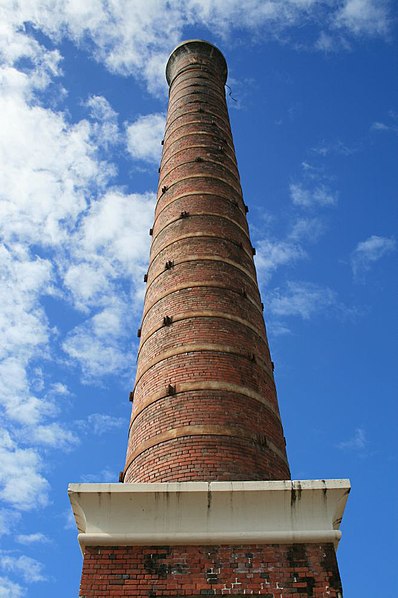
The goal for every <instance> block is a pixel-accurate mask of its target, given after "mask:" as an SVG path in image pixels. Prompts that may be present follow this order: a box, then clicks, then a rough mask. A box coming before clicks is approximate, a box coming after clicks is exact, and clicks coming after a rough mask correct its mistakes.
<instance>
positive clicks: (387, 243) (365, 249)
mask: <svg viewBox="0 0 398 598" xmlns="http://www.w3.org/2000/svg"><path fill="white" fill-rule="evenodd" d="M396 247H397V244H396V241H395V239H393V238H388V237H379V236H377V235H372V236H371V237H369V238H368V239H366V240H365V241H361V242H360V243H358V245H357V246H356V248H355V249H354V251H353V252H352V254H351V267H352V271H353V274H354V276H358V275H361V274H364V273H365V272H367V271H368V270H370V268H371V267H372V265H373V264H374V263H375V262H377V261H379V260H380V259H381V258H382V257H384V256H386V255H389V254H390V253H393V252H394V251H395V250H396Z"/></svg>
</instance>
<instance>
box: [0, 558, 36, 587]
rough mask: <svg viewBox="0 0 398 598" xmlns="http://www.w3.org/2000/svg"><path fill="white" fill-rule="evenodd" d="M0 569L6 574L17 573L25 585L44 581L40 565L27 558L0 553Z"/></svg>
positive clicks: (34, 560)
mask: <svg viewBox="0 0 398 598" xmlns="http://www.w3.org/2000/svg"><path fill="white" fill-rule="evenodd" d="M0 567H1V568H2V569H3V570H4V571H6V572H8V573H17V574H18V575H19V576H21V577H22V579H23V580H24V582H25V583H35V582H38V581H45V580H46V577H45V576H44V574H43V565H42V563H40V562H39V561H36V559H32V558H31V557H29V556H25V555H21V556H13V555H11V554H7V553H6V552H5V551H3V552H2V553H0Z"/></svg>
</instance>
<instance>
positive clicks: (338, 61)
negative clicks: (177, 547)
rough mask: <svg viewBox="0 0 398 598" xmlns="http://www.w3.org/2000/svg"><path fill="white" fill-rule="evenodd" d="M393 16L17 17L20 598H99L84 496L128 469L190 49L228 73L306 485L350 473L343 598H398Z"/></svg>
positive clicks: (198, 12)
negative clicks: (83, 579)
mask: <svg viewBox="0 0 398 598" xmlns="http://www.w3.org/2000/svg"><path fill="white" fill-rule="evenodd" d="M243 4H244V7H242V6H241V5H243ZM395 9H396V5H395V6H394V2H393V1H391V2H389V1H388V0H386V1H383V0H272V1H271V0H263V1H261V0H250V1H247V2H245V3H243V2H239V1H237V0H187V1H185V2H183V1H171V2H165V1H161V0H158V1H155V0H145V2H144V1H141V0H136V1H133V0H131V1H128V0H114V1H113V2H105V0H85V2H79V1H77V0H76V1H72V0H70V1H69V2H66V1H65V0H41V1H40V0H13V1H11V0H4V1H3V2H2V4H1V7H0V23H1V26H0V57H1V67H0V86H1V96H0V103H1V107H0V130H1V138H0V156H1V172H0V200H1V202H0V227H1V245H0V252H1V257H0V268H1V281H2V284H1V287H0V295H1V296H0V338H1V342H0V354H1V359H2V361H1V363H0V404H1V412H0V417H1V424H2V426H1V430H2V432H1V434H0V453H1V455H0V500H1V505H0V533H1V535H2V537H1V540H2V543H1V552H0V596H4V597H7V598H20V597H22V596H29V597H36V596H37V597H38V596H40V598H45V597H47V596H54V595H57V596H58V597H60V598H61V597H65V598H66V597H68V598H69V597H70V596H75V595H77V590H78V585H79V581H80V571H81V556H80V552H79V548H78V545H77V541H76V530H75V528H74V525H73V521H72V520H71V516H70V508H69V504H68V499H67V484H68V483H69V482H80V481H86V482H90V481H93V482H94V481H96V482H97V481H100V482H101V481H102V482H105V481H117V478H118V472H119V471H120V470H121V469H122V468H123V464H124V456H125V450H126V437H127V427H128V419H129V411H130V403H129V402H128V394H129V391H130V389H131V388H132V385H133V379H134V365H135V358H136V350H137V337H136V330H137V328H138V327H139V322H140V313H141V309H142V297H143V292H144V284H143V274H144V273H145V271H146V267H147V259H148V252H149V240H150V237H149V235H148V229H149V227H150V226H151V220H152V215H153V207H154V192H155V189H156V185H157V167H158V163H159V159H160V150H161V145H160V140H161V139H162V136H163V127H164V117H165V111H166V108H167V87H166V82H165V78H164V66H165V63H166V60H167V57H168V55H169V53H170V52H171V51H172V49H173V48H174V46H175V45H176V44H177V43H178V42H180V41H181V40H183V39H188V38H192V37H195V38H198V37H199V38H204V39H207V40H209V41H211V42H212V43H214V44H216V45H217V46H218V47H219V48H220V49H221V50H222V52H223V53H224V54H225V57H226V59H227V62H228V65H229V80H228V85H229V88H230V92H231V93H230V95H228V104H229V109H230V117H231V123H232V130H233V135H234V140H235V145H236V152H237V157H238V162H239V167H240V173H241V179H242V186H243V191H244V197H245V201H246V203H247V204H248V205H249V208H250V211H249V222H250V228H251V235H252V240H253V244H254V245H255V246H256V248H257V255H256V261H257V268H258V275H259V281H260V287H261V292H262V297H263V301H264V303H265V317H266V323H267V327H268V332H269V337H270V344H271V352H272V355H273V359H274V362H275V366H276V367H275V374H276V380H277V387H278V393H279V401H280V406H281V411H282V417H283V422H284V427H285V435H286V438H287V449H288V455H289V459H290V464H291V468H292V475H293V477H294V478H295V479H311V478H343V477H349V478H350V479H351V481H352V485H353V490H352V493H351V496H350V499H349V502H348V506H347V509H346V513H345V518H344V522H343V528H342V529H343V540H342V542H341V545H340V548H339V551H338V556H339V562H340V569H341V574H342V578H343V584H344V588H345V595H346V596H348V597H350V598H364V597H367V596H371V597H373V596H374V595H375V594H374V591H375V590H374V589H373V584H374V580H375V579H377V580H379V581H378V585H377V587H378V588H381V586H380V583H382V584H383V590H382V593H383V597H384V598H393V597H394V596H395V595H396V590H395V587H394V583H391V579H392V577H391V571H392V570H395V568H396V562H395V553H396V550H395V542H394V539H395V537H394V535H395V534H396V532H397V529H396V528H397V521H396V513H394V504H396V490H397V481H396V471H397V453H396V443H395V438H396V434H397V432H396V422H397V409H396V400H395V399H396V389H397V374H396V371H397V368H396V355H397V347H396V336H397V335H396V332H397V310H396V301H397V300H396V291H397V278H396V260H397V188H398V185H397V178H398V174H397V173H398V169H397V141H398V102H397V95H398V93H397V92H398V90H397V56H398V53H397V38H396V17H397V14H396V11H395ZM227 92H228V94H229V89H228V90H227ZM380 580H383V581H382V582H381V581H380ZM387 580H390V581H389V582H387ZM380 591H381V589H380Z"/></svg>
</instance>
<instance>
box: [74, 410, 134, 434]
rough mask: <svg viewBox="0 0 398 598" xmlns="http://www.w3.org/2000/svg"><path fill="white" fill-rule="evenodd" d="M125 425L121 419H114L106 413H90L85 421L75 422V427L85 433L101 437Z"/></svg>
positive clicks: (124, 421)
mask: <svg viewBox="0 0 398 598" xmlns="http://www.w3.org/2000/svg"><path fill="white" fill-rule="evenodd" d="M126 423H127V422H126V420H125V419H124V418H122V417H114V416H112V415H108V414H106V413H91V414H90V415H89V416H88V417H87V419H86V420H79V421H77V422H76V425H77V426H78V427H79V429H81V430H83V431H85V432H88V433H92V434H96V435H97V436H102V434H106V433H107V432H111V431H112V430H116V429H119V428H121V427H122V426H125V425H126Z"/></svg>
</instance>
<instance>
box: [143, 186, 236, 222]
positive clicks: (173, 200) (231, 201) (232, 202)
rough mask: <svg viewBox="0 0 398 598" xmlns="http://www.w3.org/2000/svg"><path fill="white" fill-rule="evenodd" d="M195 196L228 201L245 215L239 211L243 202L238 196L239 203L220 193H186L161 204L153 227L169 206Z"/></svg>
mask: <svg viewBox="0 0 398 598" xmlns="http://www.w3.org/2000/svg"><path fill="white" fill-rule="evenodd" d="M195 195H210V196H211V197H216V198H217V199H222V200H224V201H228V202H229V203H230V204H232V205H233V206H235V207H236V208H237V209H238V210H239V212H240V213H241V214H243V215H245V212H244V210H243V209H241V208H243V201H242V199H241V197H240V196H239V201H238V200H235V199H231V198H230V197H227V196H225V195H220V193H212V192H211V191H191V192H188V193H182V194H181V195H176V196H174V197H173V198H172V199H171V200H170V201H169V202H168V203H164V202H163V207H162V209H161V210H158V211H157V213H156V216H155V221H154V225H155V224H156V221H157V219H158V218H159V216H160V214H162V212H164V210H167V208H168V207H169V206H171V205H172V204H173V203H174V202H175V201H178V200H179V199H185V198H186V197H194V196H195ZM162 197H163V196H162Z"/></svg>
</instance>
